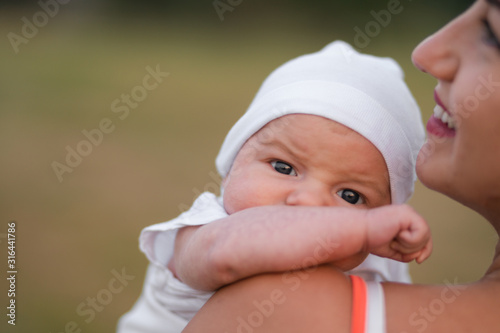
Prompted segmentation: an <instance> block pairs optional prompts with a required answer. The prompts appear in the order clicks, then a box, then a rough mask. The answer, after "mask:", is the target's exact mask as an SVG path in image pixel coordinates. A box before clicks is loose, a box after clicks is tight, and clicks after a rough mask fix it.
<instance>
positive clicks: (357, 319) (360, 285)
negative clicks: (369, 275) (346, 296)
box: [349, 275, 367, 333]
mask: <svg viewBox="0 0 500 333" xmlns="http://www.w3.org/2000/svg"><path fill="white" fill-rule="evenodd" d="M349 277H350V278H351V282H352V313H351V333H365V321H366V301H367V299H366V294H367V291H366V283H365V281H364V280H363V279H362V278H360V277H359V276H356V275H349Z"/></svg>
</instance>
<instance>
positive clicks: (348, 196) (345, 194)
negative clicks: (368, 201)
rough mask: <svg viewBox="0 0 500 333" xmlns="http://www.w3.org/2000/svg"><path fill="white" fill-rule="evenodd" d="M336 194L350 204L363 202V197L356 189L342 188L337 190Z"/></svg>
mask: <svg viewBox="0 0 500 333" xmlns="http://www.w3.org/2000/svg"><path fill="white" fill-rule="evenodd" d="M337 194H338V195H339V196H340V197H341V198H342V199H344V200H345V201H347V202H348V203H350V204H352V205H361V204H364V203H365V200H364V199H363V197H362V196H361V195H360V194H359V193H358V192H356V191H353V190H350V189H344V190H340V191H338V192H337Z"/></svg>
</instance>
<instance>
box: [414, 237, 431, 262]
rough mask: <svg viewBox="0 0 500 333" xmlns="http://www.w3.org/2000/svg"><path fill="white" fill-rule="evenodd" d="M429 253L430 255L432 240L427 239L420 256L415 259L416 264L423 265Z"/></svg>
mask: <svg viewBox="0 0 500 333" xmlns="http://www.w3.org/2000/svg"><path fill="white" fill-rule="evenodd" d="M431 253H432V238H430V239H429V241H428V242H427V244H426V245H425V246H424V248H423V249H422V251H421V253H420V255H419V256H418V258H417V259H416V261H417V263H418V264H421V263H423V262H424V261H425V260H427V259H428V258H429V257H430V256H431Z"/></svg>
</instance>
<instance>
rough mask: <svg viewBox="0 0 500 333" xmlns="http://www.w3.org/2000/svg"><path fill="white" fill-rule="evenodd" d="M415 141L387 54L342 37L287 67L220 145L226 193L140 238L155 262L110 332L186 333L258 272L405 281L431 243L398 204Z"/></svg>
mask: <svg viewBox="0 0 500 333" xmlns="http://www.w3.org/2000/svg"><path fill="white" fill-rule="evenodd" d="M423 140H424V130H423V125H422V121H421V118H420V112H419V109H418V106H417V105H416V103H415V101H414V99H413V97H412V95H411V93H410V92H409V90H408V88H407V87H406V85H405V83H404V81H403V74H402V71H401V69H400V67H399V66H398V65H397V63H396V62H394V61H393V60H392V59H389V58H379V57H375V56H370V55H364V54H360V53H357V52H356V51H355V50H354V49H353V48H352V47H351V46H350V45H348V44H346V43H344V42H341V41H336V42H333V43H331V44H329V45H327V46H326V47H325V48H324V49H323V50H321V51H319V52H317V53H313V54H309V55H305V56H302V57H299V58H296V59H294V60H292V61H289V62H287V63H285V64H284V65H282V66H281V67H279V68H278V69H276V70H275V71H274V72H273V73H272V74H271V75H270V76H269V77H268V78H267V79H266V81H265V82H264V83H263V85H262V87H261V88H260V90H259V92H258V93H257V95H256V97H255V99H254V101H253V102H252V104H251V105H250V107H249V109H248V110H247V112H246V113H245V114H244V115H243V116H242V118H240V120H239V121H238V122H237V123H236V124H235V125H234V126H233V128H232V129H231V130H230V132H229V134H228V135H227V137H226V139H225V141H224V143H223V145H222V148H221V150H220V152H219V155H218V156H217V159H216V165H217V169H218V171H219V173H220V175H221V176H222V178H223V181H222V193H221V196H220V197H217V196H215V195H214V194H212V193H203V194H202V195H201V196H200V197H198V198H197V199H196V201H195V202H194V204H193V206H192V207H191V209H189V210H188V211H186V212H184V213H183V214H181V215H180V216H179V217H177V218H175V219H173V220H171V221H168V222H164V223H160V224H156V225H153V226H149V227H147V228H145V229H144V230H143V232H142V233H141V237H140V247H141V249H142V250H143V251H144V252H145V254H146V256H147V257H148V259H149V260H150V262H151V263H150V265H149V269H148V272H147V276H146V281H145V285H144V289H143V292H142V295H141V296H140V298H139V300H138V301H137V303H136V304H135V306H134V307H133V308H132V310H131V311H130V312H129V313H127V314H125V315H124V316H123V317H122V318H121V320H120V322H119V324H118V332H120V333H128V332H141V333H147V332H180V331H181V330H182V329H183V328H184V327H185V325H186V324H187V323H188V321H189V320H190V319H191V318H192V317H193V316H194V314H195V313H196V312H197V311H198V310H199V309H200V308H201V306H203V304H204V303H205V302H206V300H208V298H209V297H210V296H211V295H212V293H213V291H215V290H216V289H218V288H220V287H222V286H224V285H227V284H229V283H232V282H234V281H237V280H240V279H243V278H245V277H249V276H252V275H255V274H259V273H264V272H288V273H285V274H284V275H283V282H284V284H287V283H290V284H292V283H293V280H292V279H290V278H289V277H290V272H292V271H294V270H298V269H302V268H308V267H311V266H315V265H319V264H332V265H335V266H337V267H339V268H340V269H342V270H344V271H348V270H351V271H350V272H349V273H350V274H356V275H360V276H362V277H363V278H364V279H365V280H368V281H370V280H371V281H399V282H409V276H408V273H407V267H406V264H404V263H402V262H409V261H411V260H414V259H416V260H417V262H422V261H423V260H425V259H426V258H427V257H428V256H429V255H430V251H431V247H432V246H431V240H430V234H429V229H428V226H427V224H426V223H425V221H423V220H422V218H421V217H419V215H417V214H416V213H415V212H414V211H413V210H412V209H411V208H410V207H408V206H406V205H401V204H403V203H404V202H406V201H407V200H408V198H409V197H410V196H411V194H412V192H413V184H414V182H415V179H416V178H415V174H414V171H413V170H414V166H415V160H416V154H417V152H418V150H419V149H420V147H421V145H422V143H423ZM368 253H371V254H370V255H368ZM372 254H374V255H377V256H373V255H372ZM367 255H368V257H367ZM382 257H385V258H382ZM365 258H366V259H365ZM386 258H390V259H395V260H398V261H401V262H397V261H392V260H389V259H386ZM287 274H288V275H287ZM215 319H216V318H215Z"/></svg>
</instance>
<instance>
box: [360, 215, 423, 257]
mask: <svg viewBox="0 0 500 333" xmlns="http://www.w3.org/2000/svg"><path fill="white" fill-rule="evenodd" d="M367 216H368V224H367V229H366V230H367V236H366V250H367V251H368V252H370V253H373V254H375V255H378V256H381V257H386V258H391V259H394V260H398V261H402V262H409V261H412V260H414V259H415V260H416V261H417V263H419V264H420V263H422V262H423V261H424V260H426V259H427V258H429V256H430V255H431V252H432V239H431V233H430V229H429V226H428V225H427V222H426V221H425V220H424V219H423V218H422V217H421V216H420V215H419V214H418V213H417V212H415V210H413V208H411V207H410V206H408V205H390V206H384V207H379V208H375V209H371V210H369V211H367Z"/></svg>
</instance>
